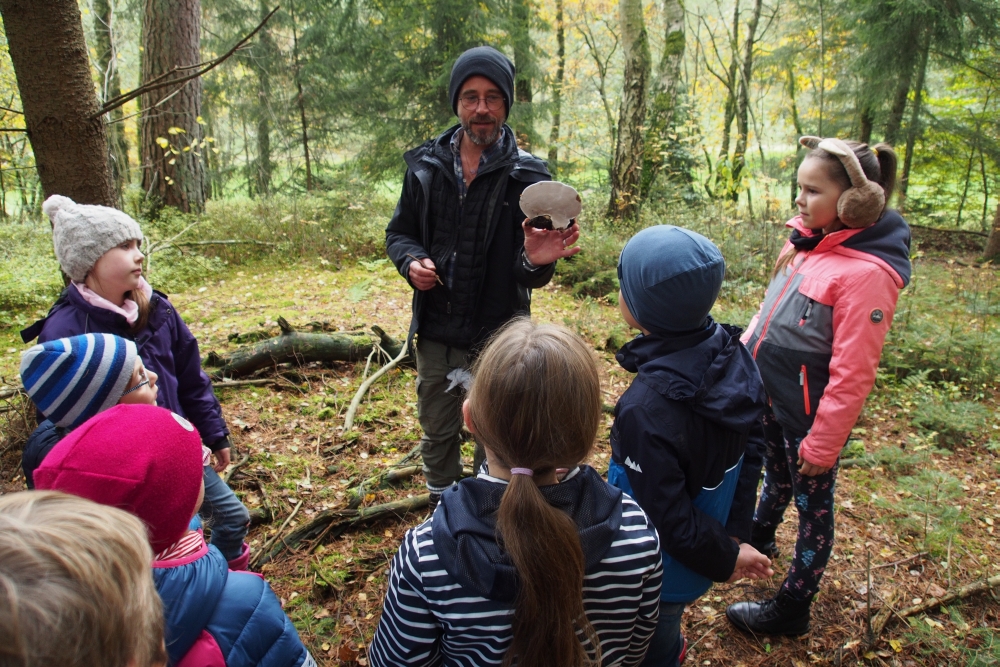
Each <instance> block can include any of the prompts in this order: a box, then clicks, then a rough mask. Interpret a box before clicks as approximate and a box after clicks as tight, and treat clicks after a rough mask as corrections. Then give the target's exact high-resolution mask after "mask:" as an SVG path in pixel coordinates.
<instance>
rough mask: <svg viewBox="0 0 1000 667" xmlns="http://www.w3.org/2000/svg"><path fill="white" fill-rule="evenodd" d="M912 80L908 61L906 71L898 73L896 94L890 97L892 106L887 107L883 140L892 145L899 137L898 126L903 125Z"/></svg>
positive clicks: (911, 66) (910, 66) (911, 69)
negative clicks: (887, 117) (887, 113)
mask: <svg viewBox="0 0 1000 667" xmlns="http://www.w3.org/2000/svg"><path fill="white" fill-rule="evenodd" d="M912 80H913V64H912V63H910V65H909V67H907V69H906V71H904V72H902V73H901V74H900V75H899V81H897V83H896V95H895V96H894V97H893V99H892V108H891V109H889V119H888V121H887V122H886V125H885V142H886V143H887V144H891V145H893V146H895V145H896V139H898V138H899V128H901V127H902V126H903V113H904V112H905V111H906V100H907V98H908V97H909V96H910V83H911V82H912Z"/></svg>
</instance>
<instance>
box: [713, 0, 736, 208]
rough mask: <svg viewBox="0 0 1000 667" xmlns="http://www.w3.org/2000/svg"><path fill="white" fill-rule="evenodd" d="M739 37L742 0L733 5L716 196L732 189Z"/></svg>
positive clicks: (725, 194) (716, 169) (726, 193)
mask: <svg viewBox="0 0 1000 667" xmlns="http://www.w3.org/2000/svg"><path fill="white" fill-rule="evenodd" d="M739 38H740V2H739V0H736V2H735V3H734V7H733V32H732V38H731V39H730V40H729V49H730V52H731V54H732V55H731V58H730V61H729V70H728V71H727V72H726V104H725V107H724V111H723V119H722V147H721V149H720V150H719V160H718V161H717V162H716V163H715V196H716V197H718V196H728V193H729V192H730V191H731V189H732V175H733V172H732V164H731V163H730V161H729V142H730V139H731V134H730V132H731V129H730V128H731V127H732V125H733V118H735V117H736V86H737V83H736V73H737V70H738V68H739V62H740V56H739V44H740V42H739Z"/></svg>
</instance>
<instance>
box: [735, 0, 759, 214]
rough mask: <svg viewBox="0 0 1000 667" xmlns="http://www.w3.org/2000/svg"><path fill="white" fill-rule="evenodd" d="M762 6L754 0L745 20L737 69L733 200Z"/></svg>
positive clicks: (741, 163) (742, 153)
mask: <svg viewBox="0 0 1000 667" xmlns="http://www.w3.org/2000/svg"><path fill="white" fill-rule="evenodd" d="M762 7H763V2H762V1H761V0H756V2H754V6H753V13H752V14H751V15H750V20H749V21H748V22H747V38H746V41H745V42H744V43H743V62H742V66H741V67H740V70H739V81H738V83H739V95H738V96H737V99H736V147H735V148H734V149H733V190H732V193H731V195H730V196H731V197H732V199H733V201H736V198H737V197H739V183H740V179H741V178H742V176H743V167H744V166H745V162H746V152H747V141H748V138H749V135H750V123H749V117H748V114H749V109H750V80H751V77H752V76H753V49H754V44H755V43H756V42H755V40H756V38H757V25H758V23H759V22H760V13H761V9H762Z"/></svg>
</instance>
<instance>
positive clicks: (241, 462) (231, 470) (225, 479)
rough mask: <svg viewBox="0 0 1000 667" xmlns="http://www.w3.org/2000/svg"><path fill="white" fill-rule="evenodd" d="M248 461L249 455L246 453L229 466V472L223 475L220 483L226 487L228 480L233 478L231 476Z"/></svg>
mask: <svg viewBox="0 0 1000 667" xmlns="http://www.w3.org/2000/svg"><path fill="white" fill-rule="evenodd" d="M249 460H250V454H249V453H248V454H246V455H244V457H243V458H241V459H240V460H239V461H237V462H236V463H234V464H233V465H231V466H229V470H227V471H226V472H225V474H224V475H223V476H222V481H223V482H225V483H226V485H227V486H228V485H229V480H231V479H232V478H233V475H235V474H236V472H237V471H238V470H239V469H240V468H242V467H243V466H245V465H246V464H247V461H249Z"/></svg>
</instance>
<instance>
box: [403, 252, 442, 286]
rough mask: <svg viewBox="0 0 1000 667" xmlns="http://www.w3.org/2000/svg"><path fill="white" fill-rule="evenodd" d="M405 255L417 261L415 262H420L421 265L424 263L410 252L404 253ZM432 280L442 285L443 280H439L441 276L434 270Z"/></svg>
mask: <svg viewBox="0 0 1000 667" xmlns="http://www.w3.org/2000/svg"><path fill="white" fill-rule="evenodd" d="M406 256H407V257H409V258H410V259H412V260H414V261H417V262H420V266H423V265H424V263H423V262H421V261H420V258H419V257H414V256H413V255H411V254H410V253H406ZM434 280H436V281H437V283H438V285H444V281H443V280H441V276H439V275H438V274H437V271H435V272H434Z"/></svg>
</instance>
